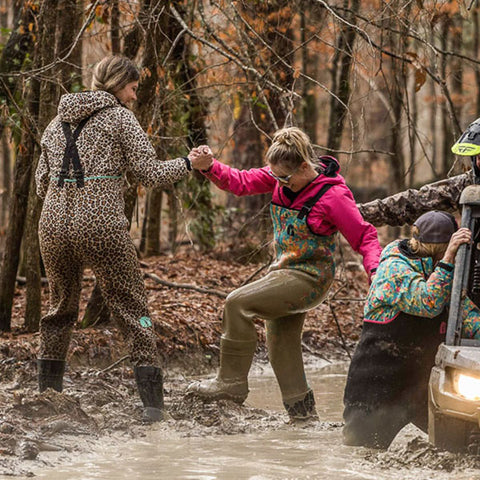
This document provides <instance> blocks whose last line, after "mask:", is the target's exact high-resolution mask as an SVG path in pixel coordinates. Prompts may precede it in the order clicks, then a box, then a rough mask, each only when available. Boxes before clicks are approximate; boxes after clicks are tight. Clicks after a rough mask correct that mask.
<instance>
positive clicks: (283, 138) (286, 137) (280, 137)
mask: <svg viewBox="0 0 480 480" xmlns="http://www.w3.org/2000/svg"><path fill="white" fill-rule="evenodd" d="M273 141H274V142H278V143H284V144H285V145H288V146H291V145H292V143H293V142H292V136H291V134H290V131H289V130H287V129H282V130H280V131H279V132H277V133H276V134H275V135H274V137H273Z"/></svg>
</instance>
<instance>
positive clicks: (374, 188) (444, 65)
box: [0, 0, 480, 332]
mask: <svg viewBox="0 0 480 480" xmlns="http://www.w3.org/2000/svg"><path fill="white" fill-rule="evenodd" d="M479 39H480V33H479V7H478V5H477V2H476V1H473V0H467V1H466V2H462V1H445V0H442V1H428V0H412V1H408V0H390V1H385V0H363V1H362V2H360V0H336V1H327V0H272V1H259V0H249V1H247V0H244V1H241V0H239V1H230V0H217V1H214V0H194V1H186V0H172V1H166V0H135V1H132V0H109V1H105V0H103V1H102V0H96V1H90V0H88V1H86V0H0V140H1V141H0V252H1V253H2V263H1V267H0V268H1V270H0V331H4V332H7V331H9V330H10V329H11V326H12V305H13V299H14V296H15V288H16V286H17V284H18V282H20V283H25V285H26V287H25V288H26V290H25V292H26V293H25V295H26V296H25V304H26V307H25V312H24V322H25V325H24V328H25V329H26V330H27V331H31V332H34V331H36V330H37V329H38V323H39V319H40V315H41V311H42V295H43V299H44V300H45V298H44V297H45V292H44V291H43V290H42V282H44V279H43V277H44V272H43V267H42V263H41V258H40V252H39V247H38V237H37V225H38V219H39V215H40V211H41V206H42V205H41V200H40V199H39V198H38V197H37V195H36V193H35V187H34V172H35V168H36V165H37V161H38V157H39V153H40V139H41V135H42V132H43V130H44V129H45V127H46V126H47V125H48V123H49V122H50V121H51V119H52V118H53V117H54V116H55V114H56V106H57V104H58V101H59V98H60V96H61V95H62V94H64V93H67V92H77V91H81V90H84V89H88V88H89V84H90V78H91V71H92V66H93V65H94V64H95V63H96V62H97V61H98V60H99V59H101V58H103V57H104V56H105V55H108V54H111V53H114V54H121V55H125V56H127V57H129V58H131V59H133V60H134V62H135V63H136V64H137V65H138V66H139V69H140V70H141V84H140V88H139V91H138V101H137V102H136V105H135V107H134V112H135V114H136V116H137V118H138V119H139V121H140V123H141V124H142V126H143V128H144V129H145V130H146V131H147V133H148V134H149V136H150V138H151V141H152V143H153V144H154V146H155V148H156V151H157V153H158V157H159V159H160V160H165V159H169V158H175V157H178V156H183V155H186V154H187V152H188V151H189V149H190V148H191V147H193V146H196V145H199V144H204V143H208V144H209V145H210V146H211V147H212V149H213V151H214V153H215V155H216V156H217V157H218V158H219V159H220V160H221V161H223V162H225V163H228V164H230V165H232V166H234V167H236V168H241V169H243V168H251V167H260V166H262V165H263V156H264V153H265V151H266V149H267V148H268V145H269V142H270V139H271V137H272V134H273V133H274V132H275V130H277V129H278V128H281V127H283V126H286V125H297V126H299V127H301V128H303V129H304V130H305V131H306V132H307V133H308V134H309V136H310V137H311V139H312V141H313V142H314V144H315V145H316V146H317V151H318V153H319V154H324V155H325V154H328V155H333V156H335V157H337V158H338V159H339V161H340V164H341V166H342V174H343V175H344V176H345V178H346V180H347V183H348V184H349V186H350V187H351V188H352V190H353V192H354V194H355V198H356V200H357V202H359V203H360V202H365V201H368V200H370V199H373V198H378V197H383V196H387V195H389V194H392V193H396V192H399V191H402V190H405V189H406V188H410V187H418V186H419V185H422V184H425V183H427V182H429V181H434V180H437V179H441V178H445V177H446V176H448V175H451V174H452V173H454V172H457V171H459V170H461V168H462V166H461V165H456V164H455V163H454V157H453V155H452V154H451V153H450V147H451V145H452V144H453V142H454V140H455V139H456V138H457V137H458V136H459V134H460V133H461V131H462V130H463V128H465V127H466V125H467V124H468V123H470V121H472V120H473V119H475V118H476V117H478V116H480V71H479V64H480V61H479V60H478V52H479ZM125 205H126V215H127V217H128V218H129V219H130V220H131V225H132V226H131V229H132V236H133V237H134V239H135V242H136V245H137V247H138V252H139V255H140V256H141V257H142V258H144V259H146V258H148V257H151V256H155V255H159V254H161V253H165V252H177V251H178V250H179V248H180V247H181V246H182V245H186V246H187V247H188V248H191V249H194V250H196V251H199V252H202V253H205V254H208V253H209V252H210V253H211V252H216V255H217V256H218V257H221V258H222V259H227V260H231V261H236V262H238V261H240V262H242V263H247V262H250V261H261V262H263V263H264V264H265V265H266V264H267V263H268V260H269V258H270V257H269V255H270V252H269V244H270V234H271V226H270V221H269V215H268V213H269V210H268V207H269V199H268V197H266V196H255V197H246V198H241V199H239V198H234V197H233V196H228V195H224V194H222V193H221V192H220V191H219V190H218V189H216V187H213V186H212V185H211V184H210V183H209V182H207V181H206V180H205V179H204V178H203V177H202V176H201V175H192V176H191V177H190V178H189V179H188V180H186V181H183V182H181V183H179V184H178V185H175V186H172V187H171V188H168V189H152V190H148V191H146V190H144V189H143V188H142V187H141V186H139V185H137V183H136V181H135V179H134V178H128V182H127V183H126V189H125ZM396 233H398V232H393V233H392V234H396ZM102 312H103V313H102ZM101 315H108V312H107V313H105V309H104V306H103V301H102V298H101V292H100V291H99V290H98V289H97V288H94V289H93V292H92V296H91V298H90V302H89V304H88V306H87V309H86V312H85V316H84V319H83V323H84V325H89V324H91V323H94V322H97V321H98V318H99V316H101Z"/></svg>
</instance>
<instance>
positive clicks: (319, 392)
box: [0, 365, 480, 480]
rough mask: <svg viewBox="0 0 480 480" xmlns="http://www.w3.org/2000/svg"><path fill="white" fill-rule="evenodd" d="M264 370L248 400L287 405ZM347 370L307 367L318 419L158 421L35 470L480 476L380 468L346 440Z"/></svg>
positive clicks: (252, 479)
mask: <svg viewBox="0 0 480 480" xmlns="http://www.w3.org/2000/svg"><path fill="white" fill-rule="evenodd" d="M260 370H263V371H259V369H258V368H257V370H256V372H255V373H256V375H255V376H253V377H252V379H251V394H250V396H249V400H248V403H249V405H250V406H252V407H256V408H262V409H265V410H267V411H272V412H275V411H278V412H281V411H283V408H282V405H281V401H280V395H279V391H278V387H277V385H276V382H275V380H274V377H273V375H272V372H271V370H269V369H268V368H266V369H260ZM345 376H346V367H345V366H339V365H336V366H329V367H325V368H321V369H318V368H316V369H315V372H312V371H310V372H309V373H308V378H309V380H310V384H311V386H312V388H313V390H314V391H315V396H316V401H317V407H318V408H317V409H318V413H319V416H320V419H321V422H318V423H317V424H316V426H311V425H309V426H303V427H301V426H291V425H287V424H280V426H279V427H278V428H275V429H273V430H271V429H270V430H269V429H266V431H259V432H258V433H254V434H252V433H250V434H240V435H228V436H226V435H217V436H207V437H198V436H196V437H195V436H188V435H187V436H185V434H184V433H183V434H182V435H180V434H179V433H178V432H176V431H175V429H174V428H171V427H170V428H165V426H163V427H152V428H151V429H150V430H148V432H147V435H146V437H145V438H143V439H142V440H141V441H139V440H135V441H133V440H132V441H126V442H125V443H124V444H123V445H116V446H115V447H112V446H108V445H104V446H103V448H102V449H100V450H99V449H98V447H96V450H97V451H96V453H95V454H90V455H86V454H82V455H81V456H79V457H78V459H77V460H76V461H75V463H70V464H69V465H67V466H61V467H56V468H55V469H45V470H39V469H37V470H35V471H34V473H35V475H36V478H41V479H48V480H94V479H101V480H122V479H125V480H126V479H128V480H132V479H142V480H159V479H162V480H163V479H196V480H197V479H198V480H217V479H222V480H223V479H234V480H237V479H238V480H241V479H245V480H247V479H248V480H274V479H275V480H277V479H333V480H343V479H375V480H386V479H389V480H390V479H392V478H394V479H398V480H409V479H415V480H426V479H436V480H446V479H449V480H467V479H468V480H474V479H475V480H477V479H480V471H479V470H463V471H454V472H446V471H438V470H431V469H429V468H424V467H420V468H410V467H405V466H404V467H398V465H397V466H395V467H394V468H388V467H383V468H380V466H379V461H378V457H376V453H375V452H374V451H371V450H370V451H369V450H366V449H363V448H351V447H346V446H343V445H342V441H341V424H340V422H341V418H342V416H341V414H342V393H343V388H344V384H345ZM256 421H258V420H256ZM419 435H420V436H421V435H422V434H421V433H420V432H419V430H416V429H415V428H414V427H412V428H409V427H407V429H406V431H404V432H402V433H401V434H400V435H399V437H398V438H397V439H396V440H395V442H394V446H393V448H394V449H395V444H396V445H397V448H401V447H402V445H406V444H407V442H408V441H409V440H410V439H412V438H414V437H418V436H419ZM423 438H425V437H423ZM371 457H373V460H372V458H371ZM380 463H381V462H380ZM0 478H1V476H0Z"/></svg>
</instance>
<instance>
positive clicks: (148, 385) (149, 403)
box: [133, 366, 164, 423]
mask: <svg viewBox="0 0 480 480" xmlns="http://www.w3.org/2000/svg"><path fill="white" fill-rule="evenodd" d="M133 371H134V374H135V381H136V382H137V387H138V393H139V394H140V398H141V399H142V403H143V406H144V407H145V409H144V411H143V418H142V420H143V421H144V422H145V423H153V422H160V421H161V420H163V409H164V405H163V376H162V370H161V369H160V368H158V367H151V366H144V367H135V368H134V369H133Z"/></svg>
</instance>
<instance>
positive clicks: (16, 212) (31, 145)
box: [0, 79, 40, 332]
mask: <svg viewBox="0 0 480 480" xmlns="http://www.w3.org/2000/svg"><path fill="white" fill-rule="evenodd" d="M39 97H40V86H39V84H38V82H37V81H35V79H32V81H31V85H30V93H29V95H28V101H27V112H28V117H27V119H26V120H25V123H24V134H23V136H22V149H21V151H19V154H18V155H17V161H16V163H15V170H14V181H13V191H12V198H11V202H10V209H9V218H10V221H9V223H8V227H7V234H6V239H5V251H4V253H3V261H2V271H1V274H0V331H4V332H5V331H10V328H11V315H12V304H13V294H14V291H15V282H16V277H17V268H18V264H19V260H20V245H21V242H22V236H23V230H24V226H25V217H26V214H27V198H28V191H29V187H30V179H31V176H32V164H33V158H34V150H35V144H36V127H35V125H34V124H33V123H31V121H30V120H31V119H36V118H37V116H38V100H39Z"/></svg>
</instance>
